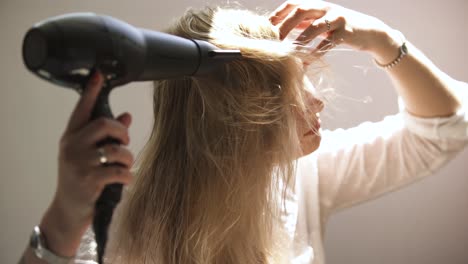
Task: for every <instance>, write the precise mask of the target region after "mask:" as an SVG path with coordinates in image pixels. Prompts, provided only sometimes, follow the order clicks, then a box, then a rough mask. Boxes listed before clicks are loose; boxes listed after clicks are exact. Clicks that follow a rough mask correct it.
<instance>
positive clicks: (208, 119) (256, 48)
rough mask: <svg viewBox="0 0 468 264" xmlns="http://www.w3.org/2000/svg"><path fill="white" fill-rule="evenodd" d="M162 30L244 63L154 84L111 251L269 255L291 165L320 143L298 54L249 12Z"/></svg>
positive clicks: (136, 255) (141, 258) (215, 258)
mask: <svg viewBox="0 0 468 264" xmlns="http://www.w3.org/2000/svg"><path fill="white" fill-rule="evenodd" d="M168 32H169V33H171V34H174V35H178V36H182V37H186V38H195V39H202V40H207V41H209V42H211V43H213V44H214V45H216V46H218V47H219V48H225V49H240V50H241V52H242V55H243V58H242V59H240V60H236V61H234V62H231V63H228V64H226V65H225V66H224V67H222V68H219V69H218V70H217V71H216V72H215V73H212V74H208V75H206V76H202V77H196V78H195V77H185V78H179V79H172V80H163V81H156V82H155V89H154V126H153V131H152V134H151V137H150V139H149V141H148V143H147V145H146V146H145V149H144V151H143V152H142V154H141V156H140V159H139V160H138V166H137V175H136V176H137V177H136V178H137V179H136V182H135V185H134V186H133V187H132V190H131V192H130V195H129V199H128V202H127V203H126V205H125V207H124V208H125V209H124V216H123V217H124V219H123V220H122V224H121V225H120V238H118V239H119V242H120V243H121V244H120V246H121V248H120V249H119V250H121V254H122V256H123V257H127V258H128V259H127V260H129V261H130V262H145V261H148V262H153V261H159V262H160V263H254V262H255V263H257V262H259V263H265V262H267V261H269V260H273V259H276V260H278V259H279V258H280V256H277V254H276V252H277V251H275V249H277V248H280V247H282V246H284V245H282V244H281V245H280V244H278V243H275V242H278V241H281V239H280V238H281V236H282V234H281V232H280V231H278V232H273V231H274V230H279V229H278V228H274V227H275V226H276V225H278V224H280V217H279V216H280V209H281V205H282V204H281V203H279V202H278V201H279V200H278V198H279V195H278V194H281V193H282V191H284V190H285V186H286V187H287V186H288V184H290V182H291V179H292V177H293V175H294V162H293V161H294V159H296V158H297V157H298V156H300V155H302V154H304V151H307V152H311V151H313V150H314V149H315V148H316V147H317V146H318V142H319V140H320V138H319V136H313V135H309V134H310V133H308V132H309V131H310V130H311V129H312V130H314V129H315V130H317V129H318V127H317V126H316V123H314V122H315V121H314V120H316V118H315V113H316V112H317V111H318V108H320V107H322V106H319V107H318V108H313V106H315V105H317V103H318V101H316V100H314V99H313V96H311V91H310V89H307V84H306V82H305V80H307V79H306V78H305V77H304V68H303V66H302V61H301V58H300V57H299V56H298V54H296V53H295V51H294V47H293V46H292V45H290V44H288V43H285V42H281V41H280V40H279V36H278V32H277V30H276V29H275V28H274V27H273V26H272V25H271V24H270V22H269V20H268V19H267V17H266V16H259V15H255V14H253V13H251V12H249V11H241V10H228V9H209V8H207V9H203V10H189V11H187V12H186V13H185V14H184V15H183V16H182V17H181V18H179V19H178V21H177V22H176V23H175V24H174V26H173V27H171V28H170V29H169V30H168ZM311 106H312V108H311ZM311 111H312V112H311ZM314 132H316V131H314Z"/></svg>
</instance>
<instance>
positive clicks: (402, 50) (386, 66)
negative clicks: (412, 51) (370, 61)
mask: <svg viewBox="0 0 468 264" xmlns="http://www.w3.org/2000/svg"><path fill="white" fill-rule="evenodd" d="M398 33H399V34H400V35H401V36H402V38H403V39H405V38H404V37H403V34H401V32H399V31H398ZM407 54H408V47H407V46H406V40H404V41H403V44H402V45H401V46H400V49H399V54H398V57H397V58H396V59H394V60H393V61H391V62H390V63H388V64H380V63H379V62H378V61H377V60H376V59H374V62H375V64H376V65H377V66H379V67H380V68H382V69H390V68H393V67H394V66H395V65H397V64H398V63H400V61H401V59H403V57H405V56H406V55H407Z"/></svg>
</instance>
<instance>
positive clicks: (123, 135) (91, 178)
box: [41, 74, 133, 256]
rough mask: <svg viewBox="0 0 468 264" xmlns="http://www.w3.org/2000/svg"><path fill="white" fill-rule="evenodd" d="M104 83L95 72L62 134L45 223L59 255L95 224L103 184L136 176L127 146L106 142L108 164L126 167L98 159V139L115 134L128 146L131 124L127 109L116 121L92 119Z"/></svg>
mask: <svg viewBox="0 0 468 264" xmlns="http://www.w3.org/2000/svg"><path fill="white" fill-rule="evenodd" d="M102 83H103V77H102V75H100V74H96V75H95V76H93V78H92V80H91V81H90V82H89V84H88V86H87V89H86V90H85V91H84V93H83V95H82V96H81V98H80V100H79V102H78V104H77V105H76V107H75V109H74V111H73V113H72V115H71V117H70V120H69V123H68V125H67V127H66V129H65V132H64V134H63V135H62V137H61V139H60V150H59V166H58V167H59V168H58V184H57V190H56V193H55V197H54V199H53V202H52V204H51V206H50V207H49V209H48V211H47V212H46V214H45V216H44V218H43V220H42V222H41V229H43V232H44V234H45V237H46V239H47V243H48V246H49V247H50V249H51V250H52V251H54V252H55V253H57V254H59V255H64V256H72V255H74V254H75V253H76V250H77V248H78V246H79V242H80V240H81V236H82V235H83V233H84V232H85V231H86V229H87V228H88V227H89V225H90V224H91V223H92V219H93V216H94V205H95V202H96V200H97V199H98V198H99V196H100V194H101V192H102V190H103V189H104V187H105V186H106V185H108V184H111V183H122V184H129V183H130V181H131V179H132V175H131V173H130V168H131V166H132V164H133V155H132V153H131V152H130V151H129V150H128V149H126V148H125V147H123V146H120V145H116V144H114V145H106V146H104V147H103V148H104V150H105V153H106V157H107V159H108V162H109V163H120V164H122V165H123V166H116V165H112V166H102V165H101V163H100V161H99V157H100V155H99V153H98V151H97V148H96V143H97V142H100V141H102V140H103V139H105V138H106V137H112V138H115V139H117V140H119V141H120V142H122V144H124V145H128V144H129V140H130V139H129V135H128V127H129V126H130V123H131V116H130V114H128V113H125V114H123V115H121V116H119V117H118V118H117V120H112V119H108V118H99V119H96V120H93V121H90V120H89V119H90V116H91V112H92V109H93V107H94V105H95V102H96V98H97V95H98V94H99V92H100V90H101V86H102Z"/></svg>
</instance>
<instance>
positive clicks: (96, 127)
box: [77, 116, 130, 146]
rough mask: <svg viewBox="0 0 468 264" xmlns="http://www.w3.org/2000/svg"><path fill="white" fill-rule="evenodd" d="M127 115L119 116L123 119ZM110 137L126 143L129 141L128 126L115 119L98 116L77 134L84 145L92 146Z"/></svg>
mask: <svg viewBox="0 0 468 264" xmlns="http://www.w3.org/2000/svg"><path fill="white" fill-rule="evenodd" d="M126 118H127V117H125V116H124V117H120V119H121V120H122V119H124V120H123V122H127V121H125V119H126ZM107 137H111V138H114V139H117V140H118V141H120V142H121V143H122V144H125V145H128V144H129V143H130V137H129V135H128V128H127V127H126V126H125V125H124V124H122V123H121V122H119V121H117V120H113V119H110V118H104V117H101V118H98V119H96V120H93V121H92V122H90V123H89V124H87V125H86V126H85V127H84V128H83V129H81V130H80V131H79V132H78V134H77V138H78V139H77V140H79V141H80V142H82V143H83V144H85V145H92V146H94V145H95V144H96V143H97V142H100V141H101V140H103V139H105V138H107Z"/></svg>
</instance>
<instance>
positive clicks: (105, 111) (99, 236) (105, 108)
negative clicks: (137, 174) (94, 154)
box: [91, 81, 124, 263]
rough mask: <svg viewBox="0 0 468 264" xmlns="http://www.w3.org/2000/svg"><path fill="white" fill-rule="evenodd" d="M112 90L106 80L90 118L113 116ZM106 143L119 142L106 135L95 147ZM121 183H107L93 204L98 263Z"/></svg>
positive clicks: (121, 187)
mask: <svg viewBox="0 0 468 264" xmlns="http://www.w3.org/2000/svg"><path fill="white" fill-rule="evenodd" d="M111 90H112V87H110V85H109V82H107V81H106V83H105V85H104V86H103V87H102V90H101V92H100V93H99V95H98V97H97V100H96V104H95V105H94V108H93V111H92V114H91V120H94V119H97V118H100V117H107V118H112V119H113V118H114V116H113V114H112V111H111V109H110V105H109V94H110V91H111ZM108 144H121V142H120V141H119V140H117V139H115V138H111V137H107V138H106V139H104V140H102V141H100V142H98V143H97V144H96V147H98V148H99V147H102V146H104V145H108ZM104 166H124V165H122V164H120V163H111V164H104ZM122 189H123V185H122V184H120V183H116V184H109V185H107V186H106V187H105V188H104V190H103V191H102V193H101V195H100V196H99V198H98V200H97V201H96V204H95V214H94V219H93V231H94V234H95V239H96V242H97V253H98V263H103V255H104V249H105V247H106V243H107V237H108V228H109V225H110V222H111V220H112V214H113V211H114V209H115V207H116V206H117V205H118V203H119V202H120V199H121V195H122Z"/></svg>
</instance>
